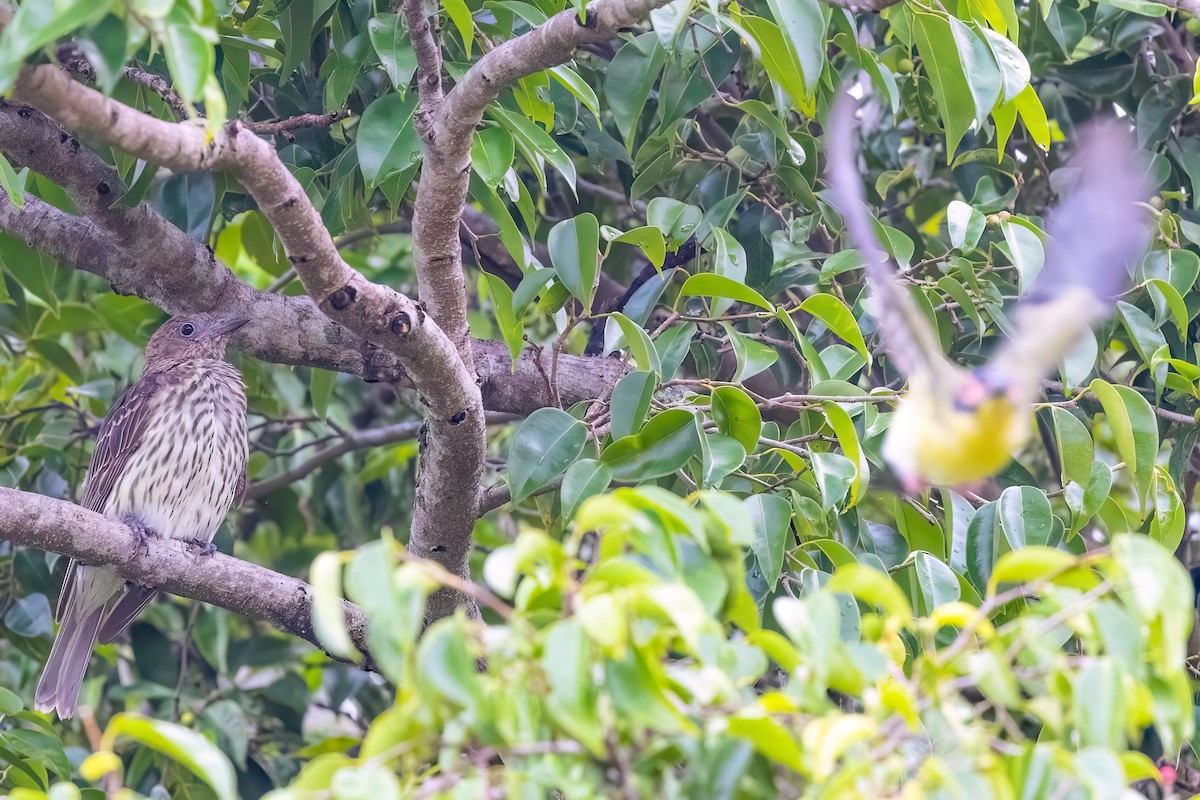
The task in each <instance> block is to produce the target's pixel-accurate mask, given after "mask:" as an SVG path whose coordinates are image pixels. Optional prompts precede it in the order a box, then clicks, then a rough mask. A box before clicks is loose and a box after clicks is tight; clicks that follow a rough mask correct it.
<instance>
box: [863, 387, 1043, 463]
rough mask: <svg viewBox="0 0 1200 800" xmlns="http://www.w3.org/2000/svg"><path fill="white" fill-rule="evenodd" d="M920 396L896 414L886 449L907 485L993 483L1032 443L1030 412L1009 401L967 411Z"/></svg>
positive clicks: (994, 401)
mask: <svg viewBox="0 0 1200 800" xmlns="http://www.w3.org/2000/svg"><path fill="white" fill-rule="evenodd" d="M920 394H921V396H910V397H908V398H905V400H904V401H902V402H901V404H900V406H899V407H898V408H897V409H896V415H895V417H894V418H893V420H892V423H891V425H890V426H889V428H888V437H887V440H886V442H885V445H884V456H885V458H886V459H887V461H888V462H889V464H891V466H892V468H893V469H894V470H896V472H897V474H898V475H899V476H900V478H901V479H902V480H905V481H906V482H908V481H911V480H912V479H914V478H915V479H918V480H919V481H920V482H922V483H925V484H929V485H934V486H957V485H959V484H964V483H970V482H972V481H977V480H981V479H983V478H987V477H990V476H991V475H994V474H996V473H997V472H999V471H1000V470H1001V469H1003V468H1004V467H1005V466H1006V465H1007V464H1008V462H1009V461H1010V460H1012V456H1013V453H1014V451H1016V450H1017V449H1018V448H1019V447H1021V445H1023V444H1024V443H1025V441H1026V440H1027V439H1028V438H1029V433H1030V430H1031V426H1032V419H1031V415H1030V412H1029V411H1027V410H1025V409H1018V408H1017V407H1016V406H1014V405H1013V403H1012V402H1011V401H1010V400H1008V398H1006V397H995V398H990V399H988V400H985V401H984V402H983V403H981V404H980V405H979V406H977V407H976V408H974V409H970V410H963V409H960V408H956V407H955V406H953V405H947V404H945V403H942V402H938V401H937V400H936V399H935V398H933V397H931V396H929V395H924V394H923V393H920Z"/></svg>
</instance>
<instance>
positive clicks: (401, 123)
mask: <svg viewBox="0 0 1200 800" xmlns="http://www.w3.org/2000/svg"><path fill="white" fill-rule="evenodd" d="M416 111H417V95H416V93H415V92H412V93H409V94H408V95H407V96H406V97H401V96H400V95H399V94H394V93H393V94H385V95H384V96H383V97H380V98H379V99H377V100H376V101H375V102H373V103H371V105H369V106H367V108H366V110H365V111H363V115H362V119H361V120H359V123H358V139H357V140H356V141H355V149H356V151H357V152H358V166H359V169H361V170H362V174H363V180H365V181H366V182H367V185H368V186H378V185H379V184H380V183H382V182H383V181H384V180H386V179H387V178H390V177H391V176H393V175H395V174H397V173H399V172H403V171H404V170H406V169H408V168H409V167H411V166H413V165H415V164H417V163H418V162H419V161H420V160H421V153H422V151H423V149H424V143H423V142H422V141H421V137H420V135H419V134H418V133H417V128H416V125H415V124H414V122H413V115H414V114H415V113H416Z"/></svg>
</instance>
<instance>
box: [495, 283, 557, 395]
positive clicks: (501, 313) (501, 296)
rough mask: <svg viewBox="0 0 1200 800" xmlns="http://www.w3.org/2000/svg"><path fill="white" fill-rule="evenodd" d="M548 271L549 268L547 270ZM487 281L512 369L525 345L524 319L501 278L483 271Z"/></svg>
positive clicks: (510, 291)
mask: <svg viewBox="0 0 1200 800" xmlns="http://www.w3.org/2000/svg"><path fill="white" fill-rule="evenodd" d="M547 272H549V270H547ZM547 277H548V276H547ZM483 278H484V281H485V282H486V283H487V293H488V296H489V297H491V299H492V310H493V311H495V312H496V324H497V325H498V326H499V327H500V335H501V336H502V337H504V343H505V344H507V345H508V353H509V355H510V356H511V357H512V364H513V371H514V372H515V371H516V369H517V356H518V355H520V353H521V348H522V347H524V345H525V319H524V315H523V314H518V313H517V311H516V309H515V308H514V307H513V306H514V305H515V303H514V299H513V290H512V289H510V288H508V284H507V283H505V282H504V280H503V279H502V278H498V277H496V276H495V275H493V274H492V273H490V272H485V273H483Z"/></svg>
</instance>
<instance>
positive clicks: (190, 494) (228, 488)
mask: <svg viewBox="0 0 1200 800" xmlns="http://www.w3.org/2000/svg"><path fill="white" fill-rule="evenodd" d="M175 369H177V370H180V373H179V375H178V377H177V379H175V380H172V381H171V382H170V383H169V384H167V385H165V386H163V387H162V389H161V391H160V394H159V396H157V397H156V398H155V400H154V406H153V408H152V411H151V418H150V420H149V422H148V424H147V428H146V432H145V434H144V435H143V437H142V441H141V443H140V444H139V446H138V448H137V450H136V451H135V452H134V453H133V455H132V456H131V457H130V459H129V463H128V465H127V466H126V468H125V469H124V470H123V471H122V473H121V475H120V476H119V477H118V478H117V480H116V483H115V484H114V485H113V489H112V492H111V493H110V494H109V498H108V502H107V503H106V505H105V507H104V513H105V514H106V515H108V516H110V517H118V518H120V517H123V516H125V515H132V516H134V517H136V518H137V519H139V520H140V521H141V522H142V523H143V524H145V525H147V526H148V527H150V528H153V529H154V530H155V531H157V532H158V533H159V535H161V536H164V537H168V538H172V539H199V540H202V541H211V540H212V537H213V536H214V535H215V534H216V532H217V529H218V528H219V527H220V525H221V522H222V521H223V520H224V519H225V515H226V514H227V513H228V511H229V506H230V505H231V504H232V502H233V496H234V492H235V491H236V487H237V483H238V478H239V476H241V475H242V474H243V473H244V472H245V470H246V459H247V441H246V395H245V389H244V387H243V385H242V380H241V376H240V375H239V373H238V371H237V370H236V369H235V368H234V367H233V366H232V365H231V364H229V363H227V362H225V361H198V362H194V363H189V364H185V365H181V366H179V367H176V368H175Z"/></svg>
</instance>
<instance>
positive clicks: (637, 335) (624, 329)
mask: <svg viewBox="0 0 1200 800" xmlns="http://www.w3.org/2000/svg"><path fill="white" fill-rule="evenodd" d="M611 318H612V319H615V320H616V321H617V325H619V326H620V327H621V333H623V334H624V335H625V341H626V343H628V345H629V352H630V353H631V354H632V355H633V360H634V363H636V364H637V368H638V369H640V370H644V371H650V372H653V373H655V374H657V375H659V377H662V362H660V361H659V359H658V349H657V348H655V346H654V342H652V341H651V340H650V335H649V334H648V333H646V331H645V330H643V329H642V326H641V325H638V324H637V323H636V322H634V321H633V320H631V319H630V318H629V317H627V316H625V315H624V314H622V313H621V312H619V311H615V312H613V314H612V315H611Z"/></svg>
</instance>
